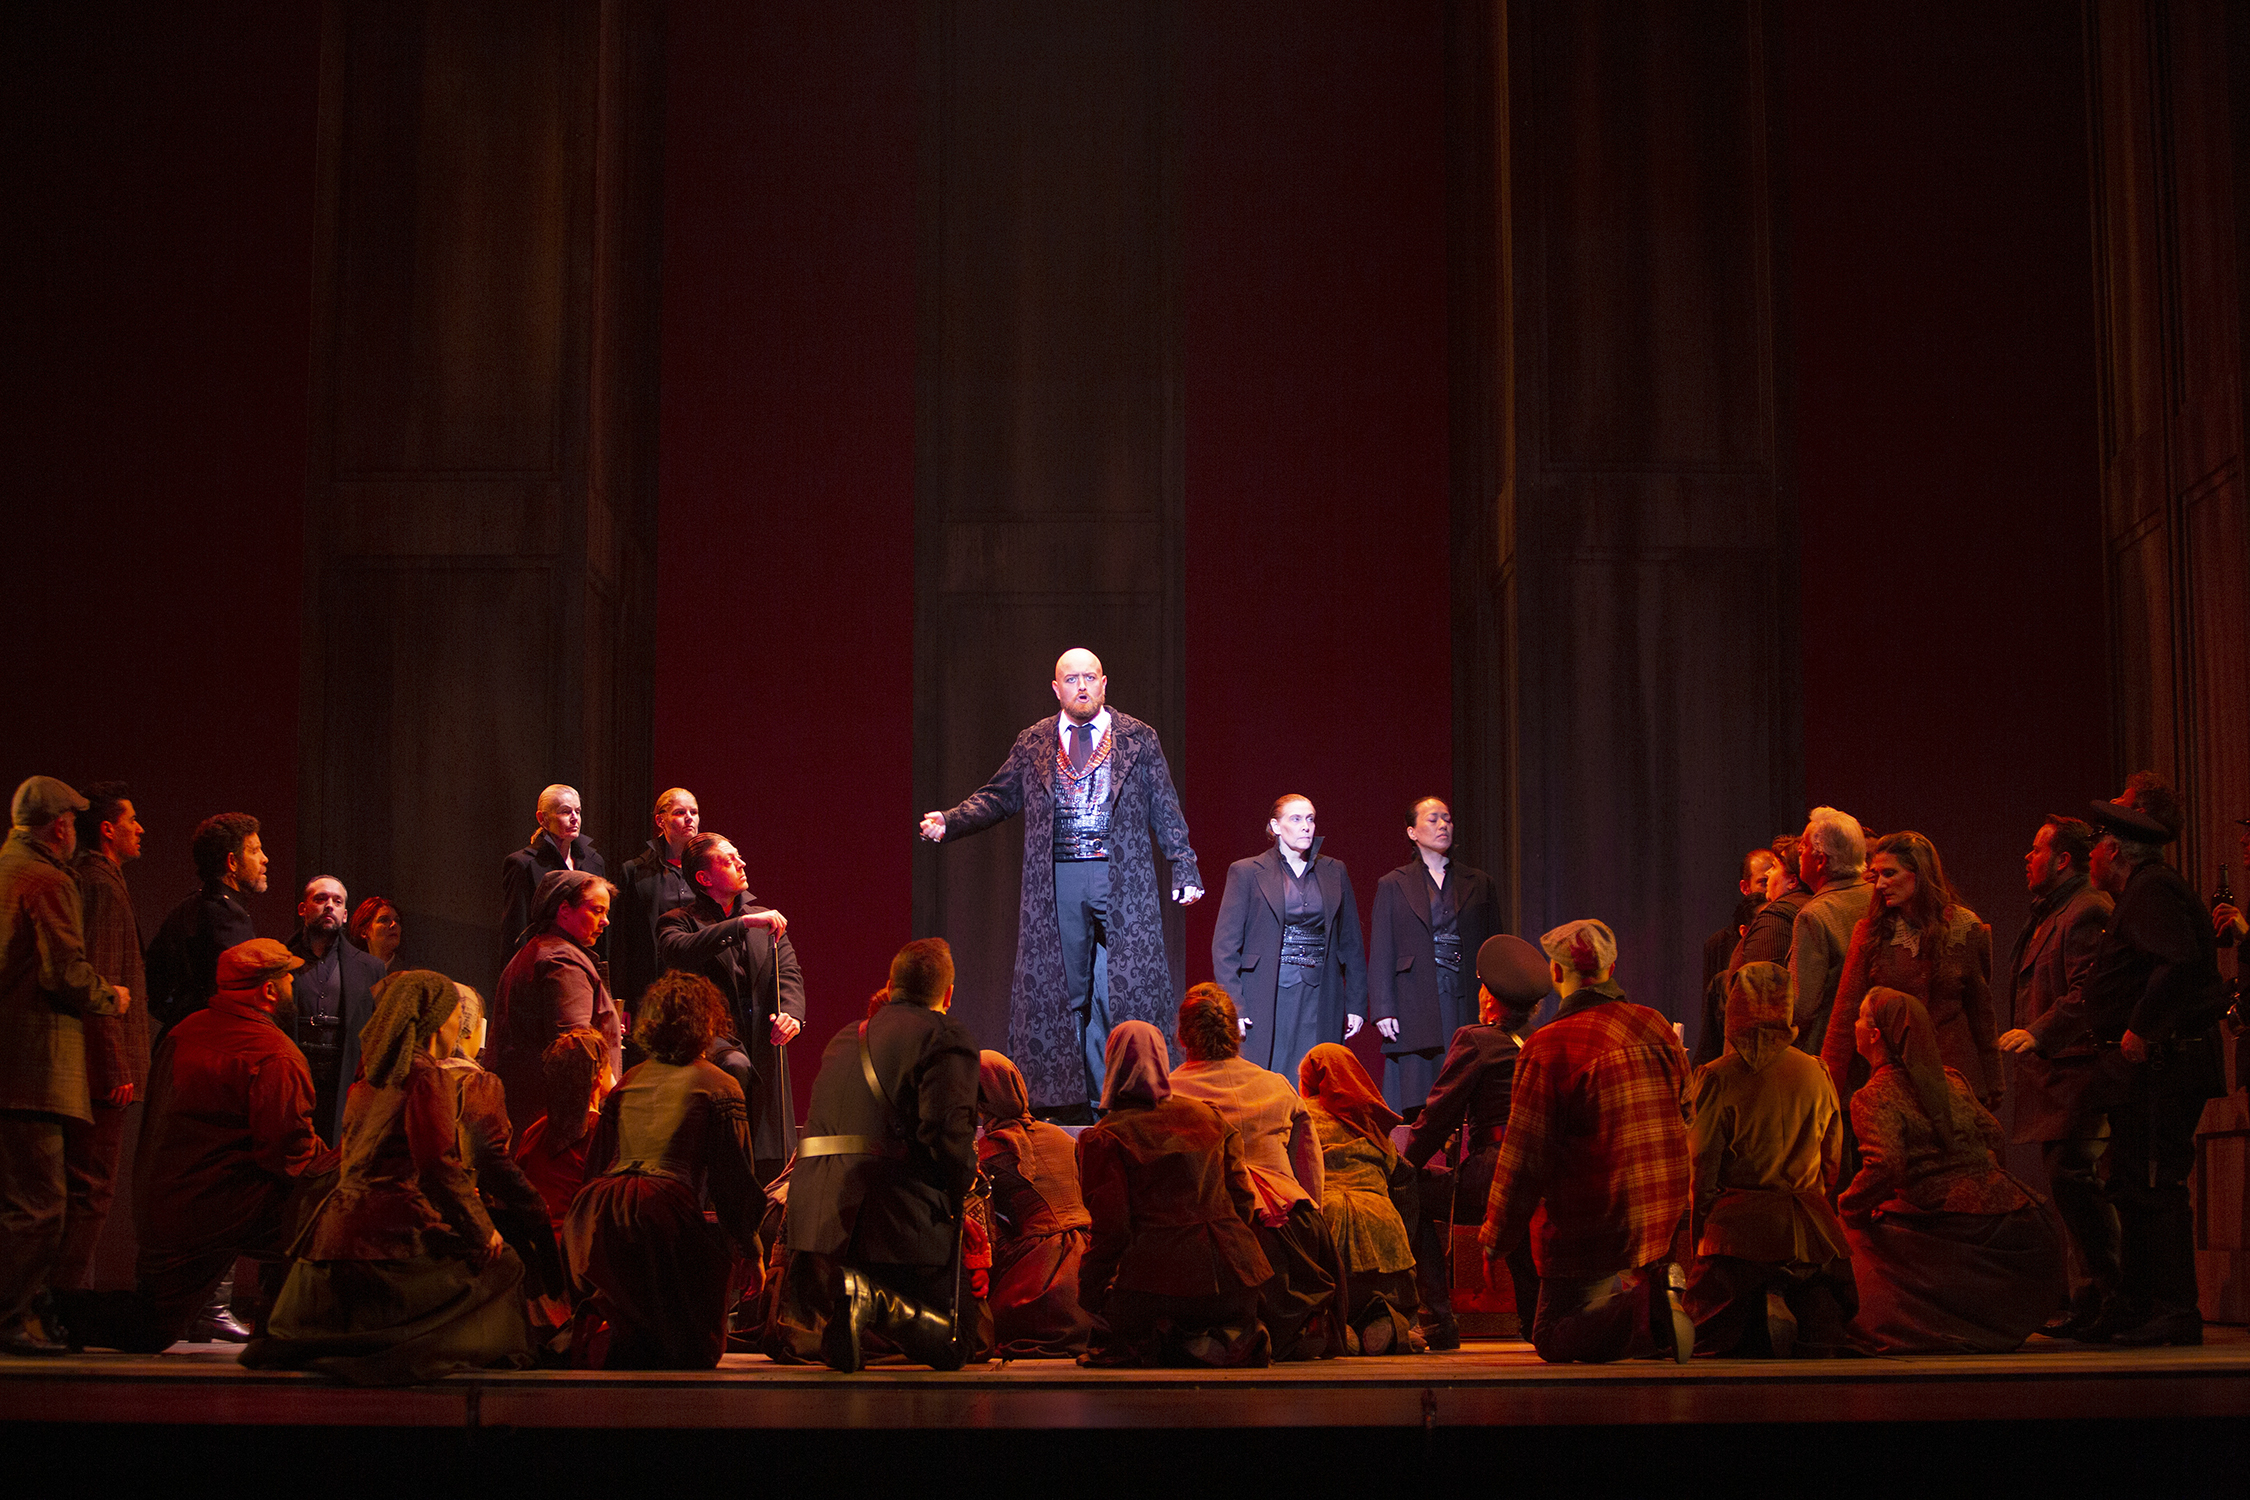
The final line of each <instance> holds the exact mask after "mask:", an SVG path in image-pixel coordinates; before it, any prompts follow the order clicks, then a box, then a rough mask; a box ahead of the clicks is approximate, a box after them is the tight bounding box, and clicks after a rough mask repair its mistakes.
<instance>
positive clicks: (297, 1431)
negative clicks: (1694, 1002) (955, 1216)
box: [0, 1327, 2250, 1500]
mask: <svg viewBox="0 0 2250 1500" xmlns="http://www.w3.org/2000/svg"><path fill="white" fill-rule="evenodd" d="M2207 1338H2208V1340H2209V1342H2208V1343H2206V1344H2205V1345H2204V1347H2202V1348H2198V1349H2151V1350H2114V1351H2113V1350H2101V1351H2096V1350H2089V1349H2084V1348H2081V1347H2079V1346H2077V1345H2074V1344H2061V1343H2054V1342H2051V1341H2049V1340H2045V1339H2036V1338H2035V1339H2033V1340H2032V1342H2031V1344H2030V1346H2029V1347H2027V1348H2025V1349H2023V1350H2020V1351H2018V1352H2017V1353H2014V1354H2008V1355H1996V1356H1953V1357H1917V1358H1895V1359H1854V1360H1832V1361H1790V1362H1786V1363H1774V1362H1770V1361H1761V1360H1708V1359H1699V1360H1697V1361H1695V1362H1694V1363H1693V1364H1690V1365H1688V1366H1686V1367H1684V1368H1682V1367H1679V1366H1675V1365H1671V1364H1668V1363H1656V1362H1653V1361H1636V1362H1631V1363H1625V1364H1616V1365H1606V1366H1552V1365H1545V1364H1542V1363H1540V1361H1539V1360H1538V1358H1537V1356H1535V1355H1534V1354H1533V1353H1532V1352H1531V1348H1530V1346H1529V1345H1528V1344H1524V1343H1520V1342H1516V1341H1512V1340H1511V1341H1471V1342H1470V1343H1469V1344H1467V1345H1466V1346H1465V1347H1463V1348H1462V1349H1460V1350H1458V1351H1454V1352H1451V1353H1446V1354H1428V1355H1413V1356H1400V1357H1393V1358H1386V1359H1371V1360H1358V1359H1349V1360H1330V1361H1324V1362H1322V1363H1319V1364H1313V1365H1291V1366H1284V1367H1279V1368H1274V1369H1269V1370H1254V1371H1226V1372H1189V1371H1093V1370H1081V1369H1079V1368H1077V1367H1076V1366H1074V1365H1071V1364H1068V1363H1064V1362H1057V1361H1025V1362H1018V1363H1012V1364H1007V1365H992V1366H985V1367H979V1368H974V1369H970V1370H965V1371H961V1372H959V1373H956V1374H950V1375H941V1374H937V1373H935V1372H932V1371H928V1370H924V1369H918V1368H907V1367H899V1368H893V1369H883V1368H878V1369H875V1370H870V1371H868V1372H866V1373H863V1374H860V1375H856V1376H843V1375H837V1374H834V1373H833V1372H830V1371H827V1370H824V1369H819V1368H807V1367H803V1366H784V1365H776V1364H774V1363H772V1362H770V1361H769V1360H767V1359H765V1358H764V1357H763V1356H755V1355H731V1356H729V1357H728V1358H727V1360H726V1362H725V1363H724V1364H723V1365H722V1366H721V1367H720V1368H719V1369H718V1370H716V1371H712V1372H709V1373H700V1374H673V1373H649V1374H615V1375H612V1374H593V1373H578V1372H561V1371H557V1372H530V1373H523V1374H476V1375H456V1376H453V1377H451V1378H449V1379H447V1380H445V1381H442V1382H439V1383H438V1384H435V1385H432V1386H427V1387H422V1388H416V1389H408V1390H354V1389H350V1388H345V1387H340V1386H337V1385H333V1384H331V1383H329V1382H327V1381H325V1380H322V1379H319V1378H317V1377H314V1376H309V1375H303V1374H297V1373H283V1372H255V1371H249V1370H245V1369H243V1368H242V1367H241V1366H240V1365H238V1364H236V1363H235V1350H234V1349H233V1348H232V1347H229V1346H225V1345H183V1346H180V1347H178V1348H177V1349H175V1350H173V1351H171V1352H169V1353H166V1354H163V1355H159V1356H155V1357H134V1356H124V1355H111V1354H88V1355H81V1356H76V1357H71V1358H64V1359H55V1360H37V1361H32V1360H7V1361H4V1362H0V1441H7V1442H8V1443H9V1447H10V1448H11V1450H12V1451H14V1452H16V1453H18V1454H24V1453H36V1454H39V1455H43V1456H45V1457H47V1458H48V1459H49V1461H50V1462H52V1463H53V1464H54V1465H56V1468H55V1474H56V1477H58V1478H59V1477H62V1476H63V1475H64V1474H66V1473H67V1474H69V1475H70V1476H73V1477H79V1478H84V1477H86V1476H87V1472H88V1471H87V1468H86V1465H87V1464H88V1463H89V1462H92V1463H93V1464H94V1465H95V1466H96V1468H95V1471H94V1472H95V1473H97V1474H104V1475H114V1476H116V1477H119V1478H127V1477H138V1478H146V1477H150V1476H157V1475H162V1474H166V1473H170V1472H176V1471H177V1469H178V1468H179V1467H180V1466H181V1465H198V1466H205V1465H221V1464H223V1465H225V1466H227V1467H229V1468H230V1469H231V1470H232V1471H233V1472H235V1473H237V1474H238V1475H240V1477H241V1478H242V1479H243V1480H244V1481H245V1482H246V1483H250V1482H255V1481H258V1480H261V1479H268V1480H271V1481H273V1482H274V1483H276V1484H282V1483H286V1482H287V1481H288V1479H289V1477H290V1476H291V1475H292V1474H295V1475H297V1476H298V1477H299V1478H301V1477H302V1475H303V1466H304V1465H305V1464H307V1463H322V1462H325V1459H324V1455H329V1454H342V1453H355V1452H387V1453H394V1454H395V1453H397V1452H399V1451H401V1448H400V1446H399V1445H401V1444H404V1445H406V1446H407V1447H408V1448H410V1449H412V1450H413V1451H418V1452H422V1451H426V1452H429V1453H431V1454H435V1455H442V1456H444V1457H445V1461H446V1462H449V1463H457V1462H465V1463H468V1464H470V1465H471V1466H472V1468H473V1469H474V1470H475V1471H476V1472H477V1473H480V1474H482V1475H484V1476H486V1477H487V1478H491V1477H493V1476H498V1475H508V1476H512V1477H514V1478H517V1479H523V1478H526V1477H530V1475H531V1474H532V1473H534V1472H537V1473H543V1474H545V1475H547V1476H548V1477H551V1478H559V1479H577V1480H580V1481H585V1482H588V1483H591V1482H594V1481H596V1480H599V1481H600V1482H602V1483H617V1484H623V1483H626V1482H628V1481H629V1480H630V1478H631V1477H632V1476H633V1475H634V1474H635V1473H637V1472H642V1470H641V1467H640V1466H643V1465H645V1464H647V1463H648V1462H650V1461H652V1460H657V1459H659V1458H662V1459H664V1460H666V1461H680V1462H695V1463H698V1464H718V1465H721V1466H725V1465H729V1464H732V1463H733V1462H735V1457H734V1455H737V1454H740V1453H749V1452H756V1453H758V1454H761V1455H763V1457H762V1458H761V1459H760V1463H761V1464H763V1465H765V1466H766V1473H767V1476H768V1477H769V1478H780V1477H784V1476H787V1477H790V1478H791V1479H792V1480H793V1481H795V1482H802V1483H805V1484H817V1483H819V1482H821V1481H823V1480H827V1479H833V1478H835V1477H837V1476H840V1475H856V1476H859V1477H861V1478H865V1479H868V1480H870V1481H874V1480H877V1479H880V1478H881V1477H882V1476H884V1475H886V1474H888V1473H891V1472H892V1471H894V1470H895V1469H896V1468H897V1466H898V1465H900V1464H910V1465H914V1466H917V1467H919V1466H922V1465H925V1464H937V1465H939V1466H941V1467H950V1468H951V1469H952V1470H954V1471H956V1473H957V1477H960V1478H961V1479H963V1481H964V1482H963V1483H962V1484H960V1485H958V1486H954V1485H947V1486H943V1488H945V1489H946V1490H947V1491H948V1492H954V1491H956V1490H958V1491H959V1492H973V1491H982V1490H983V1488H984V1487H983V1486H982V1485H980V1484H979V1483H978V1482H976V1481H975V1475H976V1474H977V1473H980V1472H983V1471H984V1468H985V1466H987V1465H990V1464H992V1463H995V1462H1002V1463H1004V1464H1005V1465H1006V1467H1007V1468H1009V1469H1010V1470H1013V1471H1017V1472H1024V1471H1023V1469H1022V1467H1021V1466H1025V1465H1030V1466H1033V1467H1032V1468H1031V1469H1030V1470H1029V1471H1028V1472H1031V1473H1036V1472H1038V1471H1039V1469H1040V1468H1043V1467H1046V1468H1051V1467H1060V1468H1063V1469H1066V1470H1070V1471H1073V1472H1076V1473H1077V1474H1078V1475H1079V1480H1078V1482H1075V1483H1073V1484H1072V1485H1070V1486H1069V1487H1068V1490H1067V1492H1068V1493H1069V1494H1071V1495H1073V1496H1084V1495H1088V1494H1095V1493H1100V1494H1108V1493H1139V1492H1145V1491H1141V1490H1136V1482H1134V1481H1132V1480H1131V1479H1130V1478H1129V1476H1131V1475H1134V1474H1145V1473H1146V1472H1147V1471H1146V1470H1145V1468H1142V1467H1139V1466H1141V1465H1144V1464H1145V1463H1146V1462H1158V1463H1162V1464H1177V1463H1182V1462H1191V1461H1192V1462H1193V1463H1195V1464H1196V1465H1198V1466H1199V1469H1198V1472H1201V1473H1203V1474H1204V1475H1205V1476H1206V1477H1207V1478H1209V1479H1211V1480H1214V1481H1215V1480H1218V1479H1220V1478H1221V1477H1222V1476H1223V1475H1231V1476H1232V1479H1233V1480H1234V1481H1238V1482H1240V1483H1242V1484H1248V1483H1250V1482H1251V1481H1254V1480H1259V1479H1263V1480H1265V1481H1266V1482H1267V1484H1268V1485H1269V1486H1270V1485H1275V1484H1280V1483H1283V1482H1285V1481H1286V1482H1287V1483H1288V1484H1290V1485H1294V1486H1300V1487H1301V1486H1312V1487H1315V1488H1320V1489H1334V1490H1337V1491H1348V1492H1350V1493H1354V1494H1359V1495H1367V1494H1421V1493H1442V1492H1443V1491H1444V1490H1445V1489H1447V1488H1450V1487H1451V1486H1449V1485H1439V1486H1437V1487H1436V1488H1435V1489H1432V1488H1431V1486H1430V1483H1429V1481H1430V1480H1431V1479H1432V1478H1433V1475H1432V1474H1431V1473H1430V1472H1429V1471H1430V1470H1431V1469H1432V1468H1433V1467H1436V1468H1446V1467H1451V1466H1454V1465H1457V1464H1460V1463H1467V1462H1477V1461H1480V1460H1481V1459H1483V1458H1486V1457H1489V1456H1491V1455H1495V1454H1501V1453H1505V1454H1506V1455H1508V1458H1507V1462H1508V1463H1509V1465H1510V1466H1511V1471H1512V1472H1513V1473H1514V1475H1515V1478H1516V1479H1517V1481H1519V1483H1529V1482H1530V1481H1532V1480H1533V1479H1534V1478H1537V1479H1538V1480H1539V1481H1540V1482H1542V1483H1550V1484H1551V1483H1555V1482H1563V1481H1568V1480H1571V1479H1573V1478H1574V1477H1576V1478H1581V1479H1583V1480H1584V1481H1585V1482H1584V1483H1583V1484H1580V1485H1577V1486H1575V1487H1573V1489H1572V1491H1571V1492H1572V1493H1598V1492H1606V1491H1608V1490H1611V1489H1615V1488H1622V1489H1625V1490H1628V1491H1635V1490H1641V1489H1644V1488H1645V1487H1646V1486H1647V1485H1649V1484H1652V1483H1656V1482H1658V1481H1660V1480H1662V1479H1664V1478H1665V1477H1666V1476H1676V1477H1679V1478H1682V1479H1685V1478H1688V1477H1690V1476H1692V1475H1694V1474H1696V1473H1698V1472H1702V1471H1707V1470H1708V1468H1709V1466H1710V1465H1713V1464H1725V1463H1727V1462H1729V1461H1730V1456H1734V1457H1739V1456H1743V1455H1745V1454H1747V1453H1751V1452H1756V1453H1761V1454H1764V1455H1766V1456H1767V1458H1768V1459H1769V1460H1771V1461H1773V1462H1777V1463H1782V1464H1784V1465H1794V1466H1797V1467H1800V1468H1801V1467H1803V1466H1804V1465H1808V1464H1816V1465H1819V1466H1821V1467H1823V1468H1824V1469H1827V1470H1828V1475H1827V1483H1826V1485H1825V1489H1826V1491H1827V1492H1828V1493H1831V1494H1833V1493H1862V1492H1869V1493H1890V1494H1900V1495H1902V1497H1903V1500H1922V1497H1921V1496H1920V1495H1918V1494H1915V1493H1913V1491H1914V1490H1915V1489H1916V1488H1917V1486H1915V1485H1909V1486H1907V1488H1906V1489H1905V1490H1904V1491H1901V1490H1899V1489H1898V1488H1897V1484H1896V1475H1895V1473H1891V1474H1890V1477H1889V1478H1885V1477H1884V1475H1885V1474H1886V1472H1889V1471H1884V1470H1882V1469H1880V1468H1879V1467H1876V1468H1864V1467H1854V1465H1857V1464H1860V1463H1861V1461H1862V1460H1863V1459H1864V1460H1865V1461H1867V1462H1868V1463H1873V1464H1876V1465H1880V1464H1881V1463H1882V1462H1884V1459H1883V1457H1882V1456H1883V1455H1885V1454H1895V1453H1896V1452H1898V1451H1899V1450H1900V1447H1901V1445H1905V1446H1907V1447H1910V1448H1911V1449H1912V1450H1913V1451H1915V1452H1917V1453H1921V1454H1925V1455H1928V1456H1930V1457H1932V1458H1934V1457H1935V1456H1936V1454H1937V1453H1938V1452H1940V1451H1944V1450H1950V1449H1955V1448H1958V1449H1960V1450H1961V1451H1974V1452H1977V1453H1981V1454H1984V1455H1986V1457H1987V1459H1988V1460H1989V1461H1990V1462H1992V1463H1995V1464H1997V1465H1999V1466H2000V1468H1998V1469H1994V1470H1993V1471H1992V1473H1993V1475H1994V1477H1998V1475H1999V1473H2000V1472H2001V1471H2002V1470H2006V1471H2008V1472H2010V1473H2011V1474H2012V1475H2013V1477H2014V1478H2016V1479H2018V1480H2031V1479H2033V1478H2035V1477H2044V1478H2049V1479H2058V1480H2059V1479H2076V1480H2079V1481H2081V1482H2083V1483H2087V1484H2093V1485H2099V1484H2101V1483H2103V1482H2104V1481H2105V1480H2106V1481H2107V1482H2109V1483H2113V1484H2133V1485H2135V1486H2136V1487H2138V1486H2140V1485H2152V1484H2161V1485H2162V1486H2163V1487H2164V1490H2165V1492H2166V1493H2167V1494H2168V1495H2169V1496H2177V1495H2192V1494H2230V1495H2231V1494H2239V1493H2241V1491H2242V1488H2243V1486H2244V1483H2245V1481H2244V1478H2243V1469H2244V1463H2245V1461H2246V1458H2250V1442H2246V1441H2245V1437H2244V1434H2245V1433H2250V1425H2246V1424H2245V1419H2246V1418H2250V1332H2246V1331H2245V1330H2242V1329H2239V1328H2220V1327H2214V1328H2211V1329H2210V1330H2209V1331H2208V1333H2207ZM1871 1425H1872V1426H1879V1427H1881V1428H1883V1429H1888V1431H1885V1432H1884V1433H1883V1434H1882V1435H1881V1438H1880V1440H1876V1441H1870V1440H1871V1439H1875V1438H1876V1436H1877V1435H1876V1433H1875V1432H1874V1431H1872V1430H1858V1429H1864V1428H1870V1426H1871ZM34 1435H36V1438H35V1440H32V1441H27V1439H32V1438H33V1437H34ZM1855 1455H1856V1456H1855ZM66 1457H67V1459H68V1461H67V1463H66V1462H65V1459H66ZM1831 1465H1841V1466H1843V1467H1841V1468H1832V1467H1830V1466H1831ZM776 1466H778V1467H776ZM19 1472H20V1471H19ZM376 1472H378V1471H366V1472H361V1471H357V1470H353V1471H349V1472H339V1473H338V1474H337V1475H336V1485H335V1488H336V1489H337V1490H338V1491H339V1492H343V1491H354V1492H356V1491H360V1490H364V1489H368V1488H370V1487H372V1488H374V1489H376V1490H378V1491H380V1490H381V1488H382V1487H381V1486H379V1485H372V1484H371V1481H372V1476H373V1474H374V1473H376ZM381 1472H395V1471H389V1470H385V1471H381ZM1769 1477H1772V1478H1776V1479H1778V1478H1779V1476H1778V1475H1771V1474H1769ZM1324 1481H1334V1483H1324ZM1346 1481H1348V1482H1346ZM1604 1481H1606V1482H1604ZM1515 1487H1516V1486H1513V1485H1511V1486H1505V1488H1515ZM1005 1488H1007V1489H1009V1490H1010V1491H1011V1492H1012V1491H1013V1490H1014V1488H1015V1487H1014V1486H1007V1487H1005ZM1700 1488H1701V1487H1700V1486H1697V1485H1694V1484H1689V1485H1687V1486H1686V1489H1687V1490H1688V1491H1689V1492H1693V1491H1696V1490H1698V1489H1700ZM1205 1492H1206V1493H1208V1492H1209V1491H1208V1490H1206V1491H1205ZM1267 1492H1269V1491H1268V1490H1267V1489H1264V1488H1261V1489H1260V1490H1259V1493H1267ZM27 1493H29V1492H28V1491H27Z"/></svg>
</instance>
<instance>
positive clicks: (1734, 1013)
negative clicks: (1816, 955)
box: [1727, 962, 1797, 1073]
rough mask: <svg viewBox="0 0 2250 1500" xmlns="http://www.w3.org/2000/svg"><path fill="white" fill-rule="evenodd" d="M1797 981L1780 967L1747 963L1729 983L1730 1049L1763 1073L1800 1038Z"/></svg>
mask: <svg viewBox="0 0 2250 1500" xmlns="http://www.w3.org/2000/svg"><path fill="white" fill-rule="evenodd" d="M1796 1014H1797V980H1796V978H1795V976H1794V975H1792V974H1791V973H1790V972H1789V971H1788V970H1787V969H1785V968H1783V967H1782V966H1781V965H1780V964H1771V963H1763V962H1760V963H1754V964H1744V965H1743V966H1742V967H1741V968H1739V969H1737V970H1735V971H1734V975H1733V977H1732V978H1730V979H1728V980H1727V1046H1728V1047H1730V1048H1732V1049H1733V1051H1734V1053H1735V1055H1736V1056H1738V1057H1740V1058H1741V1059H1742V1061H1743V1065H1744V1066H1746V1067H1747V1068H1749V1069H1750V1071H1751V1072H1753V1073H1763V1072H1764V1071H1765V1070H1766V1069H1767V1068H1768V1067H1770V1066H1772V1064H1773V1061H1774V1059H1775V1058H1777V1057H1779V1056H1781V1054H1782V1053H1784V1052H1786V1051H1788V1050H1789V1044H1790V1043H1791V1042H1793V1041H1795V1040H1796V1039H1797V1026H1796V1023H1795V1021H1794V1020H1793V1017H1795V1015H1796Z"/></svg>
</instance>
